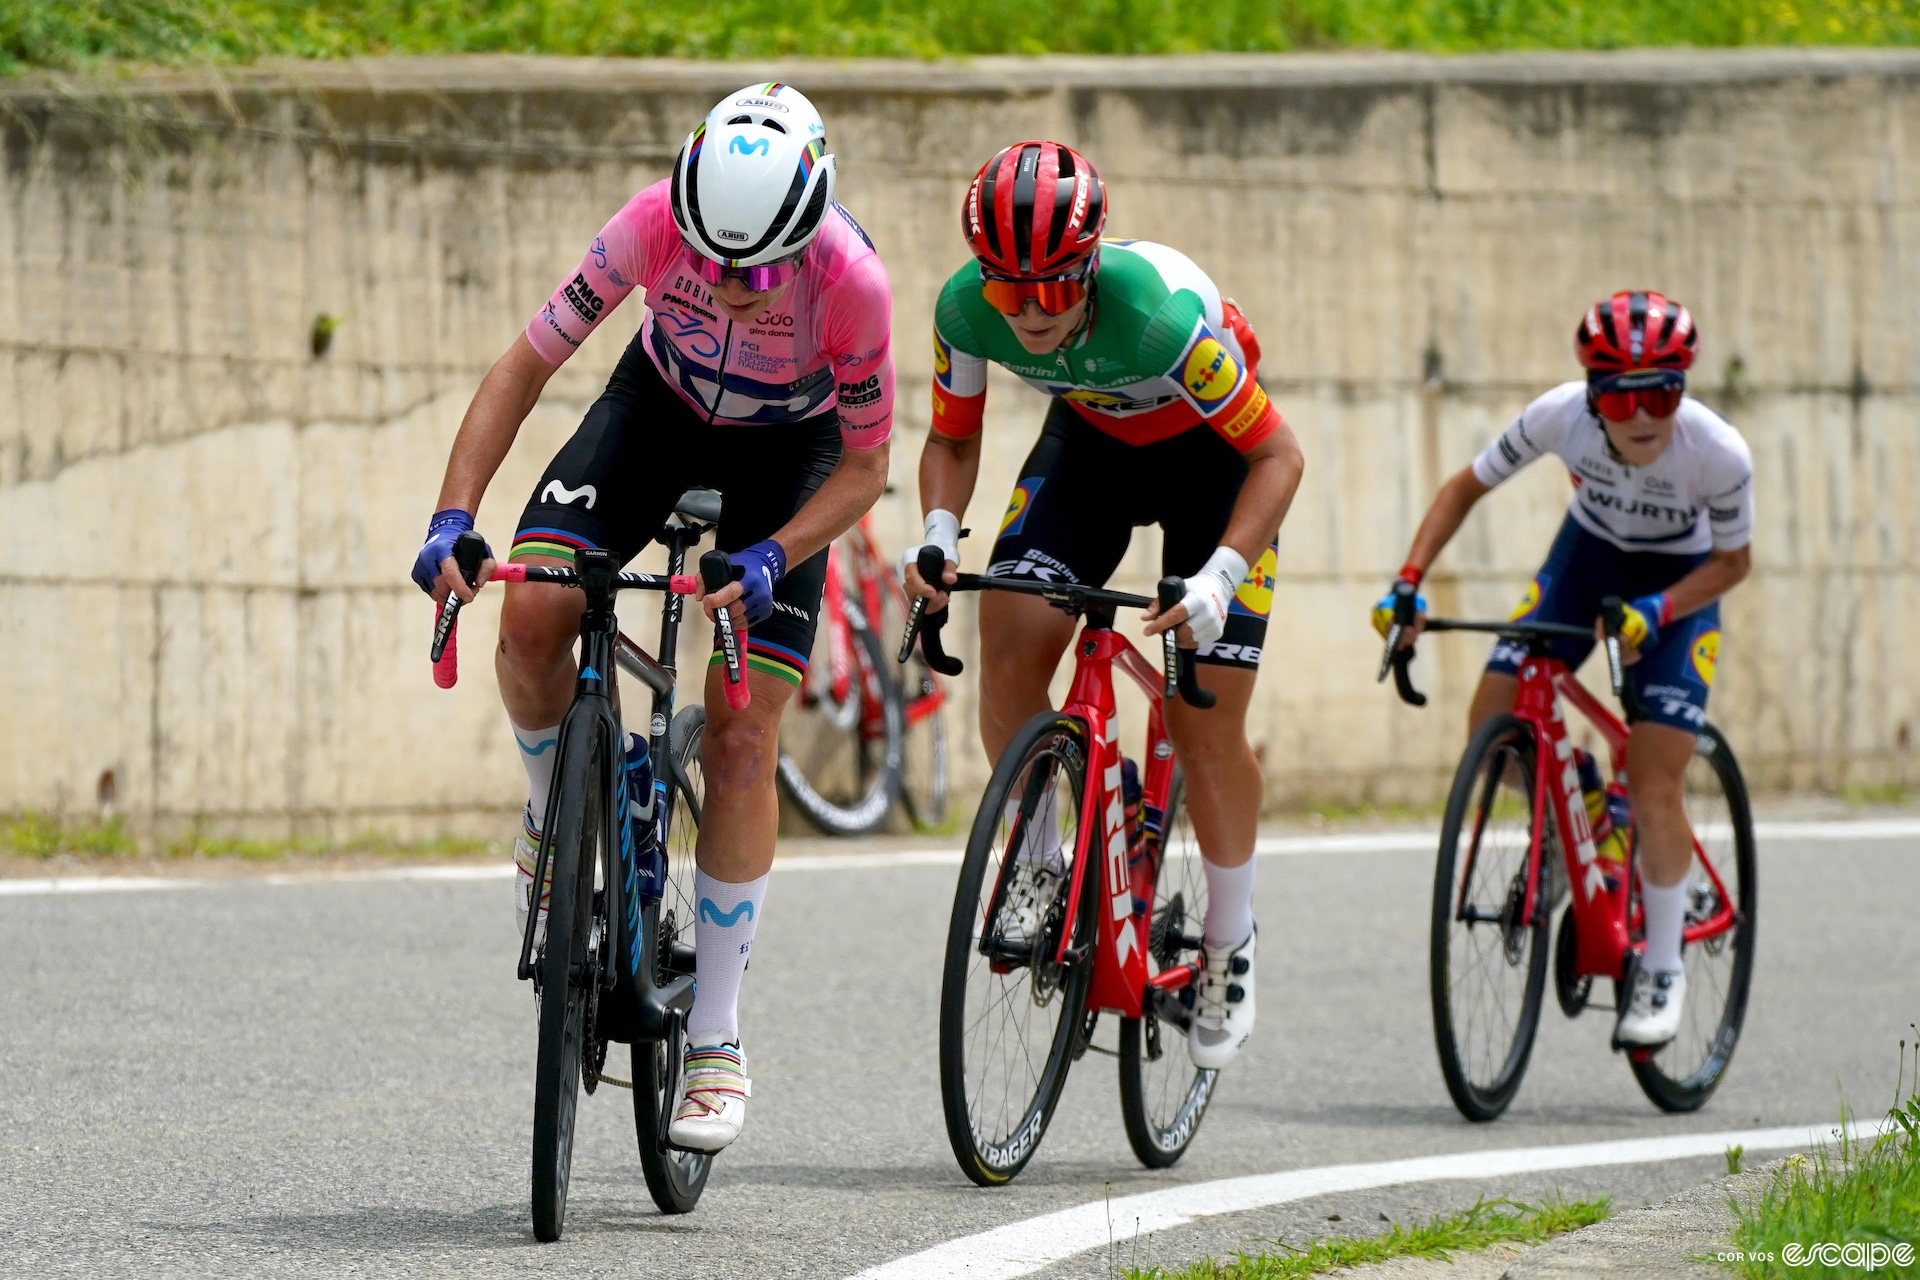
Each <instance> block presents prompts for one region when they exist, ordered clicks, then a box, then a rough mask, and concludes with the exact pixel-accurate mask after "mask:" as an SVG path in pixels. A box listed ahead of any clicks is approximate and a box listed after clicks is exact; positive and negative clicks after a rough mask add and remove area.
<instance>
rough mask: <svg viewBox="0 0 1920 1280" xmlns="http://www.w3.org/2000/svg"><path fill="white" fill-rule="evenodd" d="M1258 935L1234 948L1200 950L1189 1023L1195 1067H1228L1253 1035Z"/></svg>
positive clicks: (1189, 1045) (1189, 1053) (1190, 1051)
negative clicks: (1254, 980) (1254, 969)
mask: <svg viewBox="0 0 1920 1280" xmlns="http://www.w3.org/2000/svg"><path fill="white" fill-rule="evenodd" d="M1259 936H1260V935H1259V933H1258V931H1256V932H1254V933H1251V934H1248V935H1247V940H1246V941H1245V942H1243V943H1241V944H1240V945H1239V946H1238V947H1235V948H1234V949H1233V950H1231V951H1228V950H1226V949H1224V948H1216V947H1205V948H1203V949H1202V950H1201V968H1200V977H1199V979H1198V981H1197V982H1196V983H1195V985H1194V993H1193V1020H1192V1022H1191V1023H1189V1024H1188V1026H1187V1057H1189V1058H1191V1059H1192V1060H1193V1065H1194V1066H1196V1067H1200V1068H1202V1069H1203V1070H1209V1071H1217V1070H1219V1069H1220V1068H1221V1067H1224V1066H1226V1065H1227V1064H1228V1063H1229V1062H1232V1061H1233V1060H1234V1057H1235V1056H1236V1055H1238V1054H1239V1052H1240V1050H1241V1049H1243V1048H1245V1047H1246V1043H1247V1038H1248V1037H1249V1036H1251V1035H1252V1034H1253V944H1254V942H1255V941H1256V940H1258V938H1259Z"/></svg>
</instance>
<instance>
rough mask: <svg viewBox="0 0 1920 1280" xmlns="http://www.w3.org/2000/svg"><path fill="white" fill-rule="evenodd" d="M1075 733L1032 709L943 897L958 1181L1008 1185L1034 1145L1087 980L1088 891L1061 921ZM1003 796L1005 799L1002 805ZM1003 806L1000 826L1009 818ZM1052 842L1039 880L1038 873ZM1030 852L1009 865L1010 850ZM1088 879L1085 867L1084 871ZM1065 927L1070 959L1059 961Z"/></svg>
mask: <svg viewBox="0 0 1920 1280" xmlns="http://www.w3.org/2000/svg"><path fill="white" fill-rule="evenodd" d="M1089 746H1090V743H1089V741H1088V737H1087V726H1086V725H1085V724H1084V723H1083V722H1081V721H1079V720H1076V719H1074V718H1072V717H1070V716H1062V715H1059V714H1058V713H1055V712H1051V711H1049V712H1043V713H1042V714H1040V715H1037V716H1035V717H1034V718H1033V719H1031V720H1029V721H1027V723H1026V724H1025V725H1024V726H1023V727H1022V728H1021V730H1020V732H1019V733H1017V734H1015V735H1014V738H1013V741H1012V742H1010V743H1009V744H1008V745H1007V749H1006V750H1005V751H1004V752H1003V753H1002V754H1001V757H1000V763H999V765H998V766H997V767H996V768H995V769H994V771H993V779H992V781H990V782H989V783H988V784H987V790H986V794H985V795H984V796H982V797H981V800H980V811H979V813H978V814H976V815H975V817H974V820H973V832H972V835H971V836H970V837H969V838H968V841H967V854H966V858H965V860H964V861H963V862H962V864H961V867H960V882H959V885H958V886H957V887H956V889H955V891H954V898H953V916H952V919H951V921H950V923H949V924H948V927H947V956H946V967H945V973H944V975H943V978H942V982H941V988H940V1099H941V1102H942V1104H943V1109H944V1111H945V1113H946V1120H947V1140H948V1141H949V1142H950V1143H951V1144H952V1146H953V1154H954V1158H955V1159H957V1160H958V1161H959V1163H960V1169H961V1172H963V1173H965V1174H966V1175H967V1177H969V1178H971V1179H972V1180H973V1181H974V1182H976V1183H978V1184H979V1185H981V1186H983V1187H987V1186H997V1185H999V1184H1001V1183H1005V1182H1009V1181H1011V1180H1012V1179H1013V1178H1014V1177H1015V1176H1016V1175H1018V1174H1019V1172H1020V1171H1021V1170H1022V1169H1024V1168H1026V1166H1027V1162H1028V1161H1029V1160H1031V1159H1032V1158H1033V1153H1034V1151H1035V1150H1037V1149H1038V1148H1039V1145H1040V1139H1041V1136H1042V1135H1043V1134H1045V1132H1046V1129H1047V1123H1048V1121H1050V1120H1051V1119H1052V1118H1053V1108H1054V1105H1055V1104H1056V1103H1057V1102H1059V1100H1060V1091H1061V1089H1062V1088H1064V1087H1065V1085H1066V1080H1067V1070H1068V1068H1069V1067H1070V1066H1071V1065H1072V1063H1073V1056H1074V1049H1075V1048H1076V1047H1077V1035H1076V1033H1077V1031H1078V1029H1079V1027H1080V1025H1081V1021H1082V1016H1083V1014H1084V1011H1085V1006H1086V997H1087V984H1088V983H1089V982H1090V981H1091V980H1092V976H1093V959H1092V956H1091V955H1090V954H1088V951H1090V949H1091V944H1092V940H1093V936H1094V924H1095V921H1094V915H1093V910H1092V908H1093V906H1094V903H1095V900H1096V898H1097V897H1098V896H1099V895H1098V891H1097V882H1096V883H1089V884H1087V885H1083V886H1082V890H1081V899H1080V908H1081V909H1080V911H1079V913H1078V916H1077V918H1076V919H1075V920H1074V921H1072V922H1069V921H1068V920H1067V900H1068V898H1069V897H1070V896H1071V893H1070V889H1071V885H1072V881H1073V877H1074V876H1076V875H1078V874H1080V873H1081V871H1082V868H1080V867H1079V866H1078V865H1077V864H1076V863H1075V862H1074V849H1075V847H1076V843H1077V841H1078V839H1079V836H1080V824H1081V820H1082V817H1083V815H1082V814H1081V812H1080V802H1081V797H1082V796H1083V795H1084V794H1085V785H1086V777H1087V761H1088V749H1089ZM1009 801H1017V804H1014V805H1010V804H1009ZM1009 808H1011V809H1012V811H1013V813H1012V817H1011V818H1009V815H1008V810H1009ZM1056 842H1057V845H1058V848H1059V850H1060V858H1061V859H1062V860H1063V863H1064V866H1063V868H1062V874H1060V875H1059V876H1058V877H1057V879H1055V880H1054V882H1053V883H1052V884H1048V883H1046V881H1047V879H1048V877H1046V876H1043V875H1041V874H1040V872H1039V869H1040V868H1041V867H1046V866H1049V865H1050V864H1051V861H1052V856H1051V855H1052V851H1053V849H1054V846H1055V843H1056ZM1023 846H1024V847H1025V848H1027V849H1031V850H1033V851H1034V853H1033V855H1032V856H1030V857H1028V858H1025V859H1023V858H1021V857H1020V856H1019V850H1020V849H1021V848H1022V847H1023ZM1088 870H1089V871H1091V869H1088ZM1069 928H1071V930H1072V935H1071V937H1070V938H1069V940H1068V941H1069V950H1070V951H1073V950H1079V955H1078V957H1077V958H1070V959H1068V960H1066V961H1064V962H1062V961H1061V960H1059V959H1058V956H1059V954H1060V942H1061V937H1062V934H1063V933H1065V932H1066V931H1067V930H1068V929H1069Z"/></svg>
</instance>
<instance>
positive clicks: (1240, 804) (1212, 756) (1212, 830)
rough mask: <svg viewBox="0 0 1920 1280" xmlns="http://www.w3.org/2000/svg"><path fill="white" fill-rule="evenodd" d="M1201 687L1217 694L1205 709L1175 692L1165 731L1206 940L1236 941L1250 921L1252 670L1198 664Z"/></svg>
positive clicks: (1254, 812) (1254, 791) (1255, 779)
mask: <svg viewBox="0 0 1920 1280" xmlns="http://www.w3.org/2000/svg"><path fill="white" fill-rule="evenodd" d="M1198 674H1199V678H1200V685H1201V687H1202V688H1205V689H1209V690H1211V691H1212V692H1213V694H1214V696H1215V699H1216V701H1215V703H1214V705H1213V706H1212V707H1210V708H1208V709H1207V710H1205V711H1202V710H1200V709H1199V708H1197V707H1190V706H1188V705H1187V704H1186V703H1185V702H1182V701H1181V700H1180V699H1178V698H1175V699H1174V700H1173V701H1171V702H1169V703H1167V704H1166V716H1167V736H1168V737H1170V738H1172V739H1173V747H1174V751H1175V753H1176V757H1177V759H1178V760H1179V761H1180V770H1181V773H1182V774H1183V776H1184V777H1185V780H1186V798H1187V815H1188V816H1189V817H1190V818H1191V819H1192V821H1193V834H1194V836H1195V838H1197V839H1198V840H1199V842H1200V856H1201V857H1203V858H1204V859H1206V862H1207V921H1206V935H1207V938H1206V940H1207V941H1208V942H1210V943H1216V944H1220V945H1227V946H1231V945H1237V944H1239V943H1241V942H1243V941H1245V940H1246V937H1247V935H1248V934H1249V933H1250V932H1251V931H1252V927H1253V903H1252V895H1253V863H1252V859H1253V841H1254V836H1255V835H1256V833H1257V831H1258V828H1259V824H1260V795H1261V779H1260V762H1259V761H1257V760H1256V759H1254V756H1253V748H1252V747H1250V746H1248V745H1247V705H1248V703H1250V702H1251V701H1252V700H1253V681H1254V675H1255V673H1254V672H1252V671H1249V670H1247V669H1245V668H1243V667H1222V666H1216V665H1214V664H1212V663H1202V664H1201V665H1200V666H1199V668H1198Z"/></svg>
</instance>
